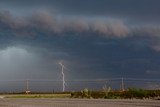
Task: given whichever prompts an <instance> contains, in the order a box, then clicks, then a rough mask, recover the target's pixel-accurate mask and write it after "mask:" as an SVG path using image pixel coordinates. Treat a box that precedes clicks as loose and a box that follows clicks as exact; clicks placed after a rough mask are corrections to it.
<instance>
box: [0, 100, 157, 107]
mask: <svg viewBox="0 0 160 107" xmlns="http://www.w3.org/2000/svg"><path fill="white" fill-rule="evenodd" d="M0 107H160V100H136V99H134V100H120V99H118V100H111V99H109V100H108V99H107V100H102V99H97V100H95V99H46V98H45V99H40V98H39V99H35V98H34V99H30V98H28V99H20V98H12V99H8V98H3V99H0Z"/></svg>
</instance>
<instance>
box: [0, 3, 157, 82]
mask: <svg viewBox="0 0 160 107" xmlns="http://www.w3.org/2000/svg"><path fill="white" fill-rule="evenodd" d="M159 3H160V2H159V0H140V1H139V0H121V1H117V0H99V1H97V0H80V1H77V0H58V1H57V0H32V1H30V0H28V1H23V0H14V2H13V1H6V0H0V44H1V45H0V73H1V75H0V77H1V78H2V79H6V78H11V79H15V78H19V79H27V78H29V79H55V80H56V79H58V75H59V71H60V66H59V65H58V62H60V61H62V62H63V63H64V64H65V66H67V68H69V69H70V71H66V79H68V80H69V79H70V80H71V79H93V78H94V79H95V78H112V77H133V78H159V76H160V75H159V74H160V73H159V71H160V66H159V63H160V61H159V58H160V53H159V52H160V44H159V41H160V37H159V36H160V20H159V18H160V16H159V10H160V7H159V5H158V4H159ZM6 65H9V66H10V68H8V66H6ZM9 74H11V75H9ZM29 74H31V75H29ZM151 74H152V75H151Z"/></svg>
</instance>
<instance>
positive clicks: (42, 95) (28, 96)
mask: <svg viewBox="0 0 160 107" xmlns="http://www.w3.org/2000/svg"><path fill="white" fill-rule="evenodd" d="M70 97H71V95H70V94H26V95H25V94H20V95H6V96H5V98H70Z"/></svg>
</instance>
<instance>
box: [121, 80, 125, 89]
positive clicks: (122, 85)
mask: <svg viewBox="0 0 160 107" xmlns="http://www.w3.org/2000/svg"><path fill="white" fill-rule="evenodd" d="M121 91H125V89H124V78H123V77H122V78H121Z"/></svg>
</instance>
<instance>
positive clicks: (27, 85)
mask: <svg viewBox="0 0 160 107" xmlns="http://www.w3.org/2000/svg"><path fill="white" fill-rule="evenodd" d="M29 93H30V91H29V80H28V79H27V80H26V94H29Z"/></svg>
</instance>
